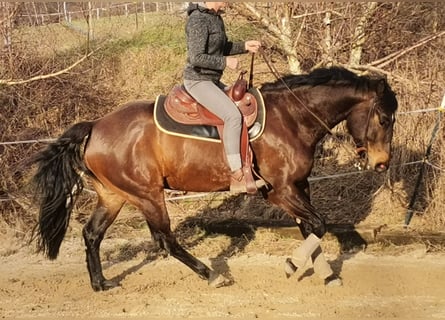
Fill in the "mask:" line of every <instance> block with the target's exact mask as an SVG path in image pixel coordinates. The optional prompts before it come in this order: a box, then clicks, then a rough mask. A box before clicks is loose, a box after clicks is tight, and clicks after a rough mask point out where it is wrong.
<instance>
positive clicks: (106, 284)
mask: <svg viewBox="0 0 445 320" xmlns="http://www.w3.org/2000/svg"><path fill="white" fill-rule="evenodd" d="M91 287H93V290H94V291H106V290H110V289H113V288H116V287H119V283H117V282H114V281H111V280H103V281H101V282H100V283H91Z"/></svg>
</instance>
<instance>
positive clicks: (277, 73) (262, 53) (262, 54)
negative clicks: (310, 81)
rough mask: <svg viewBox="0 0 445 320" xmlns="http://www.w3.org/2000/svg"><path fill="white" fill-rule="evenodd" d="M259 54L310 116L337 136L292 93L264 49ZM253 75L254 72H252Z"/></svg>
mask: <svg viewBox="0 0 445 320" xmlns="http://www.w3.org/2000/svg"><path fill="white" fill-rule="evenodd" d="M259 53H261V56H262V57H263V59H264V61H265V62H266V64H267V66H268V67H269V70H270V71H271V72H272V74H273V75H274V76H275V78H276V79H277V80H278V81H281V82H282V83H283V85H284V87H285V88H286V89H287V90H288V91H289V92H290V93H291V95H292V96H293V97H294V98H295V100H297V101H298V102H299V103H300V104H301V105H302V106H303V108H304V109H306V111H307V112H309V114H310V115H311V116H312V117H314V118H315V119H316V120H317V121H318V122H319V123H320V124H321V125H322V126H323V127H324V128H325V129H326V130H327V131H328V133H329V134H330V135H332V136H335V135H334V133H333V132H332V130H331V129H330V128H329V127H328V125H327V124H326V123H325V122H324V121H323V120H321V119H320V117H318V116H317V115H316V114H315V113H314V112H312V110H311V109H309V107H308V106H307V105H306V104H305V103H304V102H303V101H302V100H301V99H300V98H299V97H298V96H297V95H296V94H295V93H294V92H293V91H292V89H291V88H289V86H288V85H287V83H286V82H285V81H284V80H283V78H282V77H281V76H280V73H279V72H278V71H277V69H276V68H275V66H274V65H273V64H272V63H271V62H270V60H269V58H268V57H267V56H266V54H265V53H264V50H263V48H261V47H260V48H259ZM252 61H253V57H252ZM251 68H252V69H253V66H251ZM251 74H252V70H251Z"/></svg>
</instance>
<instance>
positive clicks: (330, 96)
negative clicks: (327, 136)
mask: <svg viewBox="0 0 445 320" xmlns="http://www.w3.org/2000/svg"><path fill="white" fill-rule="evenodd" d="M315 89H317V88H314V90H315ZM318 89H319V92H316V93H315V94H313V96H314V97H316V99H317V100H318V101H315V99H309V100H307V101H306V102H307V104H306V108H307V109H309V110H310V111H308V113H313V114H315V115H317V117H318V118H319V119H320V120H322V121H323V122H324V123H322V124H321V125H322V127H325V126H327V127H329V129H332V128H333V127H335V126H336V125H337V124H339V123H340V122H342V121H343V120H345V119H346V118H347V116H348V115H349V113H350V112H351V111H352V110H353V109H354V108H355V107H356V106H357V105H358V104H359V103H361V102H363V101H364V99H365V97H364V96H363V95H362V94H359V93H357V92H356V91H355V90H353V89H352V88H345V89H344V90H343V89H341V88H334V87H319V88H318ZM317 121H318V122H320V121H319V120H318V119H317Z"/></svg>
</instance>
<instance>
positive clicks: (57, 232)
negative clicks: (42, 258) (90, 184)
mask: <svg viewBox="0 0 445 320" xmlns="http://www.w3.org/2000/svg"><path fill="white" fill-rule="evenodd" d="M93 124H94V122H80V123H77V124H75V125H74V126H72V127H71V128H69V129H68V130H67V131H65V133H63V134H62V136H60V137H59V138H58V139H57V140H56V141H55V142H53V143H51V144H49V145H48V147H47V148H46V149H44V150H43V151H41V152H40V153H38V154H37V155H36V156H35V157H34V158H33V159H32V162H33V163H37V164H38V168H37V172H36V174H35V176H34V178H33V182H34V185H35V187H36V191H37V196H38V197H39V201H40V213H39V221H38V223H37V225H36V226H35V228H34V232H33V237H32V239H34V238H37V250H38V252H43V253H44V254H45V255H46V256H47V257H48V258H49V259H56V258H57V255H58V254H59V249H60V245H61V244H62V240H63V238H64V237H65V233H66V230H67V229H68V224H69V220H70V216H71V211H72V210H73V206H74V203H75V201H76V200H77V197H78V196H79V194H80V193H81V191H82V189H83V181H82V176H81V173H82V172H85V171H87V169H86V167H85V164H84V162H83V160H82V145H83V144H84V141H85V140H86V137H87V136H88V135H89V134H90V132H91V129H92V127H93ZM35 231H37V232H35ZM36 233H37V234H36ZM34 235H35V236H34Z"/></svg>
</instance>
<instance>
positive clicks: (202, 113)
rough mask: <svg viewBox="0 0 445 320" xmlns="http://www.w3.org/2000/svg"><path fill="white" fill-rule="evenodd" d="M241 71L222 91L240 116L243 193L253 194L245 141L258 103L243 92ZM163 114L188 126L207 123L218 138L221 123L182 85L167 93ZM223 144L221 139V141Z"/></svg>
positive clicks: (245, 85)
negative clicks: (214, 129) (243, 178)
mask: <svg viewBox="0 0 445 320" xmlns="http://www.w3.org/2000/svg"><path fill="white" fill-rule="evenodd" d="M245 73H246V72H245V71H243V72H241V74H240V76H239V78H238V79H237V80H236V82H235V83H234V85H233V86H231V87H229V88H228V89H227V90H225V92H226V94H227V95H228V96H229V97H230V99H231V100H232V101H233V102H234V103H235V105H236V106H237V107H238V108H239V110H240V112H241V114H242V115H243V125H242V130H241V160H242V163H243V173H244V175H245V177H246V184H247V192H248V193H252V194H253V193H256V192H257V187H256V184H255V180H254V178H253V175H252V167H253V153H252V149H251V147H250V143H249V133H248V128H249V127H250V126H252V125H253V123H254V122H255V120H256V118H257V115H258V102H257V100H256V98H255V96H254V95H253V94H251V93H249V92H247V81H246V80H245V79H244V78H243V76H244V74H245ZM164 109H165V111H166V113H167V114H168V115H169V116H170V117H171V118H172V119H173V120H175V121H176V122H178V123H182V124H189V125H211V126H215V127H216V128H217V130H218V133H219V136H220V138H221V141H222V137H223V135H222V132H223V129H224V122H223V121H222V119H220V118H219V117H217V116H216V115H215V114H213V113H212V112H210V111H209V110H208V109H207V108H205V107H204V106H202V105H201V104H199V103H198V102H197V101H196V100H195V99H194V98H193V97H192V96H191V95H190V94H189V93H188V92H187V91H186V89H185V88H184V86H183V85H176V86H174V87H173V89H172V90H171V91H170V93H169V94H168V95H167V97H166V99H165V102H164ZM222 142H223V143H224V141H222Z"/></svg>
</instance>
